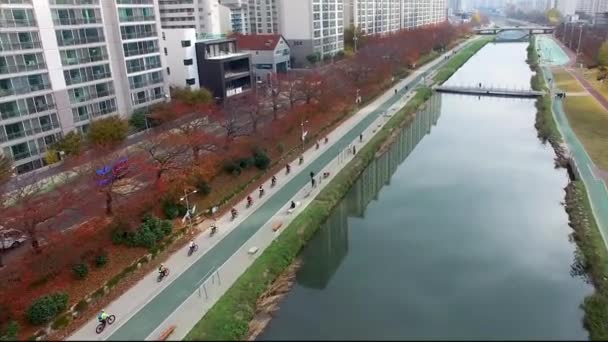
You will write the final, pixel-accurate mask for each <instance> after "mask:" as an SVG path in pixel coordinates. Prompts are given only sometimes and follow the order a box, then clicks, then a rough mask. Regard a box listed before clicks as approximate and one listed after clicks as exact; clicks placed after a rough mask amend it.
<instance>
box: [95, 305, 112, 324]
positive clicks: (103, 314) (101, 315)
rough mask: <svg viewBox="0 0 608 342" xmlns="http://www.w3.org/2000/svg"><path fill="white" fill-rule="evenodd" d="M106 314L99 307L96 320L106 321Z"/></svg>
mask: <svg viewBox="0 0 608 342" xmlns="http://www.w3.org/2000/svg"><path fill="white" fill-rule="evenodd" d="M108 316H110V315H108V314H107V313H106V312H105V311H104V310H103V309H101V312H100V313H99V315H97V320H98V321H99V323H104V324H105V323H106V319H108Z"/></svg>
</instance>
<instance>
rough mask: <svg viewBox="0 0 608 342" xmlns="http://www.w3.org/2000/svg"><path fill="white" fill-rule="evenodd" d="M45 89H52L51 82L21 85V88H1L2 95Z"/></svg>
mask: <svg viewBox="0 0 608 342" xmlns="http://www.w3.org/2000/svg"><path fill="white" fill-rule="evenodd" d="M45 89H51V85H50V84H49V83H43V84H33V85H29V86H25V87H20V88H11V89H0V97H4V96H10V95H19V94H26V93H31V92H35V91H40V90H45Z"/></svg>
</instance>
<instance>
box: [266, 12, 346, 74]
mask: <svg viewBox="0 0 608 342" xmlns="http://www.w3.org/2000/svg"><path fill="white" fill-rule="evenodd" d="M264 1H266V0H264ZM278 9H279V15H278V17H279V29H280V32H281V34H282V35H283V36H284V37H285V38H286V39H287V41H288V42H289V45H290V48H291V55H292V57H294V62H295V64H296V65H298V64H302V63H305V62H306V59H307V56H309V55H316V56H318V57H321V58H324V57H326V56H332V55H334V54H336V53H337V52H338V51H341V50H343V49H344V0H297V1H294V0H279V2H278Z"/></svg>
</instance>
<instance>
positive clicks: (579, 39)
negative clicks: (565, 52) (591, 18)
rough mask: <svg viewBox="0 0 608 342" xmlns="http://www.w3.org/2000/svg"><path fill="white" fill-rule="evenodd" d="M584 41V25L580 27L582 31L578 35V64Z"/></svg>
mask: <svg viewBox="0 0 608 342" xmlns="http://www.w3.org/2000/svg"><path fill="white" fill-rule="evenodd" d="M582 39H583V25H581V26H580V31H579V34H578V48H577V49H576V61H575V62H578V55H579V54H580V53H581V40H582Z"/></svg>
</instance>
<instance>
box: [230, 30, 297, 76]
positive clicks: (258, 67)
mask: <svg viewBox="0 0 608 342" xmlns="http://www.w3.org/2000/svg"><path fill="white" fill-rule="evenodd" d="M233 37H234V38H236V42H237V45H238V47H239V49H240V50H243V51H249V52H250V54H251V64H252V65H253V72H254V74H255V78H256V81H257V82H265V81H266V80H268V77H269V76H270V75H271V74H272V73H283V72H287V71H288V70H289V69H291V49H290V47H289V43H287V40H286V39H285V38H284V37H283V36H282V35H280V34H256V35H241V34H235V35H233Z"/></svg>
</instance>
